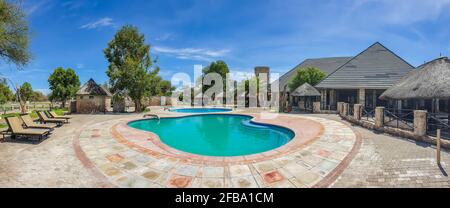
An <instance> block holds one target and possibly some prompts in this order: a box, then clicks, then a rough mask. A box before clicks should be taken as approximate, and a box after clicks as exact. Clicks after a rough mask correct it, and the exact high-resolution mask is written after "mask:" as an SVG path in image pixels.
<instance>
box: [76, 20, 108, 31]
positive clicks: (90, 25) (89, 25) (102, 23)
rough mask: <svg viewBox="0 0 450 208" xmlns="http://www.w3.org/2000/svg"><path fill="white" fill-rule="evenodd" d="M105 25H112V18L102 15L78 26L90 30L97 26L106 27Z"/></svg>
mask: <svg viewBox="0 0 450 208" xmlns="http://www.w3.org/2000/svg"><path fill="white" fill-rule="evenodd" d="M107 26H114V23H113V19H111V18H109V17H104V18H101V19H99V20H97V21H95V22H90V23H87V24H85V25H82V26H81V27H80V29H88V30H90V29H95V28H99V27H107Z"/></svg>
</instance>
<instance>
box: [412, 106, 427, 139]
mask: <svg viewBox="0 0 450 208" xmlns="http://www.w3.org/2000/svg"><path fill="white" fill-rule="evenodd" d="M426 134H427V111H424V110H415V111H414V135H416V136H425V135H426Z"/></svg>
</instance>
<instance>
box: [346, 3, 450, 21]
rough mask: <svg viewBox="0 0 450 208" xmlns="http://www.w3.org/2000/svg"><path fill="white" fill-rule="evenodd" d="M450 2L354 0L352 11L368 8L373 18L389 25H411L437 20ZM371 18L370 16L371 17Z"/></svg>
mask: <svg viewBox="0 0 450 208" xmlns="http://www.w3.org/2000/svg"><path fill="white" fill-rule="evenodd" d="M449 5H450V0H426V1H424V0H395V1H392V0H355V1H354V5H353V10H355V9H359V8H361V7H363V8H365V9H364V10H365V11H367V8H366V7H369V8H370V10H372V13H373V14H377V15H374V17H376V18H379V19H380V20H382V21H385V22H386V23H390V24H403V25H405V24H413V23H416V22H420V21H426V20H435V19H437V18H438V17H439V16H440V15H441V13H442V12H444V9H445V8H446V7H447V6H449ZM371 16H372V15H371Z"/></svg>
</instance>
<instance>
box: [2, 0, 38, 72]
mask: <svg viewBox="0 0 450 208" xmlns="http://www.w3.org/2000/svg"><path fill="white" fill-rule="evenodd" d="M28 36H29V34H28V24H27V21H26V16H25V13H24V12H23V11H22V9H21V8H20V7H19V6H18V5H16V4H13V3H10V2H8V1H6V0H0V59H3V60H4V61H6V62H8V63H14V64H15V65H16V66H18V67H23V66H25V65H26V64H27V63H28V62H29V61H30V57H31V55H30V53H29V50H28V39H29V37H28Z"/></svg>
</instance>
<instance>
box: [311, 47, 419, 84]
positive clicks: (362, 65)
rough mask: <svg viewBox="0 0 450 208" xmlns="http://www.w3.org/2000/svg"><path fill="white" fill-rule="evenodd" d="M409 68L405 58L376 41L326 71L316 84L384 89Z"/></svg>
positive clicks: (403, 74)
mask: <svg viewBox="0 0 450 208" xmlns="http://www.w3.org/2000/svg"><path fill="white" fill-rule="evenodd" d="M413 68H414V67H413V66H411V65H410V64H409V63H407V62H406V61H405V60H403V59H402V58H400V57H399V56H397V55H396V54H394V53H393V52H392V51H390V50H389V49H387V48H386V47H384V46H383V45H381V44H380V43H378V42H376V43H375V44H373V45H372V46H370V47H369V48H367V49H366V50H364V51H363V52H361V53H360V54H359V55H357V56H355V57H354V58H353V59H351V60H350V61H348V62H347V63H346V64H344V65H342V66H341V67H339V68H338V69H337V70H336V71H335V72H333V73H331V74H330V75H328V77H326V78H325V79H324V80H322V82H320V83H319V84H318V85H317V86H316V88H331V89H356V88H368V89H387V88H389V87H391V86H392V85H394V83H396V82H397V81H398V80H400V79H401V78H402V77H404V76H405V75H406V74H408V73H409V72H411V71H412V70H413Z"/></svg>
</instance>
